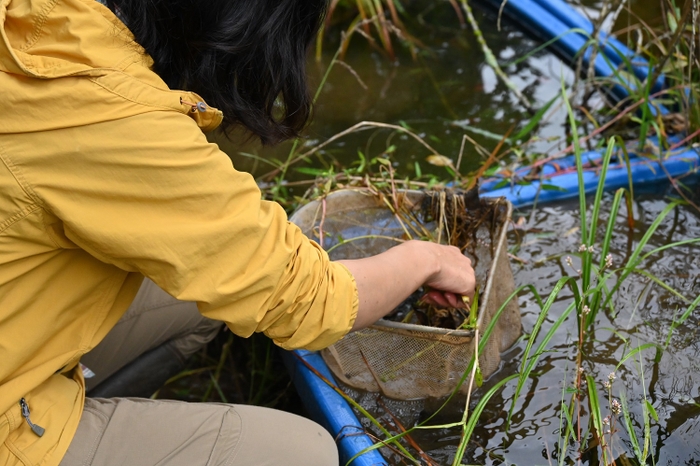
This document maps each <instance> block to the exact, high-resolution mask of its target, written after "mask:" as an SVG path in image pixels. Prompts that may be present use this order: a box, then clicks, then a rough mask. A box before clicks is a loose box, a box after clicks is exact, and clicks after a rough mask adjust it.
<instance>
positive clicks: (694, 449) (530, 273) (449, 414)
mask: <svg viewBox="0 0 700 466" xmlns="http://www.w3.org/2000/svg"><path fill="white" fill-rule="evenodd" d="M606 205H609V202H607V203H606ZM667 205H668V203H667V201H666V200H664V199H660V198H659V196H654V197H648V196H647V197H644V198H640V199H638V200H637V201H636V202H635V203H634V205H633V213H634V217H635V219H636V224H635V228H634V229H633V230H630V229H629V228H628V227H627V220H626V215H627V212H626V209H624V208H623V209H622V210H621V212H620V214H619V215H618V219H617V220H618V222H617V228H616V232H615V237H614V240H613V243H612V246H611V254H612V256H613V260H614V267H620V266H622V265H623V264H624V263H625V262H626V260H627V258H628V257H629V255H630V254H631V252H632V251H633V250H634V248H635V247H636V243H637V241H639V239H640V238H641V237H642V236H643V235H644V233H645V232H646V231H647V229H648V227H649V225H650V224H651V222H652V221H653V220H654V219H655V218H656V217H657V215H658V214H659V213H660V212H661V211H662V210H663V209H664V208H665V207H666V206H667ZM576 207H577V205H576V206H574V205H571V204H563V205H550V206H547V207H543V208H541V209H537V210H536V211H532V212H521V213H519V214H517V215H518V216H522V217H523V221H521V222H522V224H521V225H520V226H518V227H517V228H514V229H513V231H512V232H511V233H510V237H509V244H510V249H511V251H512V252H513V254H514V256H515V257H517V260H514V261H513V262H512V264H513V272H514V275H515V281H516V285H524V284H533V285H534V286H535V287H536V288H537V290H538V292H539V293H540V294H541V295H542V296H543V298H546V296H547V295H548V294H549V292H550V291H551V290H552V288H553V287H554V285H555V283H556V282H557V280H559V279H560V278H561V277H563V276H567V275H568V276H576V274H577V271H576V270H575V269H576V268H578V267H579V265H578V264H579V260H578V259H577V258H576V256H577V249H578V247H579V245H580V232H579V229H578V226H579V216H578V212H577V210H576ZM608 217H609V214H608V211H607V210H606V209H605V208H604V209H603V211H602V213H601V216H600V219H601V221H602V222H607V218H608ZM516 222H517V220H516ZM601 235H602V232H601V233H599V237H600V236H601ZM699 236H700V216H699V215H698V212H697V211H696V210H695V209H693V208H690V207H683V206H682V207H678V208H676V209H674V210H673V211H672V212H671V213H670V214H669V215H668V216H667V217H666V219H665V220H664V221H663V222H662V224H661V226H660V227H659V229H658V231H657V232H656V233H655V234H654V235H653V236H652V238H651V241H650V242H649V245H648V247H647V248H646V249H645V250H646V251H650V250H651V249H653V248H656V247H659V246H662V245H665V244H669V243H671V242H674V241H679V240H682V239H687V238H697V237H699ZM567 256H571V257H573V268H572V267H569V266H568V265H567V264H566V257H567ZM640 268H641V269H642V270H644V271H646V272H648V273H650V274H652V275H653V276H654V277H656V278H657V279H658V280H660V281H661V282H663V283H665V284H666V285H668V286H670V287H671V288H673V289H675V290H676V291H678V292H679V293H680V294H681V295H683V296H685V297H686V298H689V299H690V300H692V299H694V298H695V297H696V296H698V294H700V246H699V245H695V246H689V247H688V246H685V247H680V248H676V249H672V250H667V251H664V252H663V253H661V254H658V255H654V256H652V257H650V258H649V259H648V260H646V261H645V262H643V263H642V264H641V266H640ZM612 283H613V282H612V281H611V282H610V285H612ZM572 299H573V298H572V294H571V292H570V291H567V290H564V291H563V292H562V293H560V295H559V297H558V298H557V300H556V303H555V305H554V306H553V308H552V310H551V311H550V314H549V315H548V317H547V320H546V322H545V324H544V325H543V328H542V331H541V333H540V337H539V338H537V340H536V344H535V347H536V345H537V344H539V343H540V341H541V340H542V337H543V336H544V335H545V333H546V332H547V331H548V330H549V329H550V328H551V327H552V325H553V323H554V322H555V321H556V319H557V318H558V317H559V316H560V315H561V313H562V312H563V311H564V310H565V309H566V307H567V306H568V305H569V304H570V303H571V301H572ZM520 305H521V309H522V317H523V331H524V333H525V335H528V334H529V333H530V332H531V330H532V328H533V326H534V324H535V321H536V320H537V318H538V316H539V312H540V311H539V308H538V306H537V304H536V302H535V300H534V299H533V298H532V296H531V295H529V294H525V295H523V296H521V298H520ZM687 306H688V303H686V302H685V301H684V300H683V299H682V298H680V297H678V296H676V295H675V294H673V293H671V292H669V291H666V290H664V289H663V288H661V287H660V286H659V285H657V284H655V283H654V282H653V281H652V280H651V279H650V278H648V277H645V276H642V275H639V274H637V275H632V276H631V277H630V278H628V279H627V281H626V282H625V285H623V286H622V287H621V289H620V291H619V292H618V293H617V294H616V295H615V296H614V299H613V306H612V307H613V309H612V310H609V311H608V312H605V313H603V312H601V313H599V314H598V317H597V319H596V322H595V324H594V326H593V329H592V330H591V333H589V338H588V343H586V344H585V345H584V347H583V353H584V357H583V361H584V362H583V367H584V369H585V373H586V374H588V375H592V376H593V377H594V378H595V379H596V380H597V381H598V384H597V389H598V392H599V394H600V396H601V397H603V400H602V401H601V408H602V412H603V415H604V416H605V415H607V414H609V407H608V402H607V401H606V400H605V395H604V389H603V385H602V384H603V382H604V381H605V380H607V378H608V375H609V374H610V373H611V372H614V371H616V366H617V364H618V362H619V361H620V360H621V359H622V358H623V356H624V355H625V354H626V353H627V352H629V351H630V350H631V349H632V348H634V347H637V346H639V345H643V344H646V343H653V344H659V345H663V344H664V343H665V341H666V338H667V336H668V335H669V331H670V329H671V325H672V323H673V321H674V317H678V316H680V314H682V312H683V311H684V310H685V309H686V308H687ZM698 315H700V314H698V312H695V313H693V314H692V315H691V316H690V318H689V319H688V320H687V321H685V323H684V324H683V325H680V326H679V327H678V328H676V329H675V331H673V332H672V333H671V338H670V342H669V345H668V347H667V348H666V349H665V350H663V351H660V352H659V353H658V354H657V352H656V350H655V349H648V350H645V351H643V352H642V353H641V357H636V358H635V359H636V360H635V361H631V360H630V361H627V362H626V363H625V364H624V365H623V367H622V368H620V369H618V370H617V371H616V377H617V378H616V380H615V381H614V383H613V396H614V397H615V398H617V399H619V397H620V396H621V395H624V396H625V397H626V399H627V400H629V406H630V411H631V413H632V416H633V418H634V424H635V435H636V436H637V438H639V439H640V442H641V439H642V435H643V430H642V425H641V413H642V401H643V397H644V394H645V393H646V395H647V397H648V400H649V402H650V403H651V404H652V405H653V406H654V408H655V410H656V412H657V413H658V416H659V422H658V423H657V422H655V421H652V428H651V441H652V448H651V455H653V459H654V460H653V461H654V462H655V464H660V465H681V464H699V463H700V429H698V427H700V359H699V358H698V356H699V353H700V339H699V338H698V337H699V336H700V335H698V324H699V323H700V322H699V320H700V319H699V318H698ZM577 341H578V339H577V324H576V321H575V318H573V317H571V318H569V319H568V320H567V321H566V322H565V323H564V324H563V325H562V326H561V327H560V328H559V330H558V331H557V332H556V334H555V336H554V338H553V339H552V340H551V341H550V343H549V344H548V346H547V351H548V352H547V353H546V354H544V355H543V357H542V358H541V359H540V361H539V363H538V364H537V366H536V368H535V370H534V372H533V376H532V377H531V380H530V381H529V382H528V384H527V385H526V387H525V389H524V390H523V392H522V393H521V395H520V397H519V398H518V399H517V400H516V401H515V406H514V410H513V418H512V424H511V426H510V428H508V429H506V427H505V425H506V419H507V412H508V410H509V409H510V407H511V404H512V402H513V396H514V392H515V388H516V385H517V383H516V382H515V381H512V382H509V383H508V384H506V385H505V387H504V388H503V389H502V390H501V391H500V392H499V393H498V394H497V395H496V396H494V397H493V398H491V400H490V402H489V403H488V405H487V407H486V409H485V410H484V412H483V414H482V416H481V419H480V422H479V425H478V428H477V430H476V432H475V433H474V435H473V437H472V441H471V443H470V445H469V448H468V450H467V454H466V456H465V461H464V462H465V463H466V464H494V465H496V464H498V465H500V464H505V465H548V464H559V456H560V455H559V454H558V449H559V448H560V446H559V441H560V432H561V430H560V429H561V412H562V411H561V402H562V398H563V399H564V400H565V401H566V402H567V404H568V403H570V401H571V394H570V389H572V388H573V385H574V384H573V380H574V378H575V371H576V365H575V361H576V353H577ZM526 344H527V342H526V341H525V340H524V339H523V340H522V341H521V342H519V343H517V344H516V345H515V346H514V347H513V348H511V349H510V350H509V351H508V352H507V353H506V354H504V355H503V363H502V366H501V368H500V370H499V372H497V373H496V374H495V375H493V376H492V377H491V378H490V379H489V380H487V381H486V383H485V384H484V386H482V387H481V388H480V389H478V390H477V391H476V392H475V393H474V400H475V401H474V402H473V403H472V409H473V408H474V404H475V402H476V400H478V399H479V398H480V396H481V395H482V394H484V393H485V392H486V391H487V390H488V389H489V388H490V387H491V386H493V385H494V384H495V383H497V382H498V381H499V380H501V379H502V378H503V377H505V376H507V375H510V374H514V373H517V372H518V370H519V365H520V364H521V363H522V354H523V352H524V350H525V347H526ZM657 358H658V359H657ZM351 393H352V391H351ZM354 395H355V396H356V397H357V399H358V400H361V401H362V403H363V405H364V406H365V407H367V408H369V409H370V411H371V412H373V413H374V414H375V415H376V416H380V417H381V419H382V420H383V422H385V423H387V425H392V419H391V418H390V417H389V416H387V415H386V411H385V410H386V409H387V408H388V410H389V411H391V412H392V413H393V415H394V416H396V417H398V418H399V419H400V421H401V423H402V424H403V425H404V426H406V425H414V424H415V423H417V422H420V421H422V420H424V419H425V418H426V417H427V416H429V415H431V414H433V412H434V411H435V409H436V408H437V407H438V406H439V405H440V403H441V402H440V401H437V400H429V401H424V402H420V401H412V402H392V401H388V400H383V401H381V402H378V401H377V397H376V395H373V394H359V393H354ZM464 402H465V400H464V399H460V400H454V401H453V402H452V403H451V404H450V405H448V406H447V407H446V408H444V409H443V410H442V411H441V412H440V413H438V415H437V416H436V417H435V418H433V419H432V420H431V422H430V424H431V425H441V424H449V423H452V422H457V421H459V420H460V419H461V416H462V413H463V410H464ZM385 406H386V407H385ZM588 412H589V409H588V405H587V404H584V408H583V410H582V416H581V429H582V432H583V437H584V438H587V437H588V434H587V432H588V427H587V426H588V418H587V413H588ZM616 419H617V421H616V429H617V432H616V433H615V435H614V436H613V455H614V457H615V458H616V459H617V460H618V461H620V460H622V458H623V457H626V458H628V459H632V458H634V453H633V450H632V448H631V446H630V443H629V433H628V432H627V430H626V429H625V427H623V426H622V425H621V424H620V422H621V420H622V417H621V416H617V417H616ZM368 425H369V424H368ZM459 436H460V430H459V429H433V430H421V431H416V432H415V433H414V434H413V438H414V440H415V441H416V442H417V443H418V444H419V445H420V446H421V448H422V449H423V450H424V451H426V452H427V453H428V454H429V455H430V456H431V458H433V459H434V460H435V461H437V463H438V464H452V460H453V457H454V452H455V450H456V447H457V444H458V443H459ZM584 451H585V450H584ZM598 452H599V449H597V448H594V449H593V450H590V451H588V453H584V455H583V456H582V457H581V461H582V464H598V456H597V455H598ZM384 454H385V455H386V456H387V457H388V458H391V460H390V462H391V464H400V463H399V461H400V460H399V458H398V457H397V456H395V455H392V453H391V452H389V451H386V450H385V451H384ZM564 457H565V458H564V460H563V464H579V463H578V459H579V456H578V451H577V450H575V449H574V450H571V449H569V450H566V453H565V455H564ZM648 462H649V464H652V459H651V457H650V458H649V459H648ZM618 464H638V463H635V462H634V461H632V462H631V463H621V462H618Z"/></svg>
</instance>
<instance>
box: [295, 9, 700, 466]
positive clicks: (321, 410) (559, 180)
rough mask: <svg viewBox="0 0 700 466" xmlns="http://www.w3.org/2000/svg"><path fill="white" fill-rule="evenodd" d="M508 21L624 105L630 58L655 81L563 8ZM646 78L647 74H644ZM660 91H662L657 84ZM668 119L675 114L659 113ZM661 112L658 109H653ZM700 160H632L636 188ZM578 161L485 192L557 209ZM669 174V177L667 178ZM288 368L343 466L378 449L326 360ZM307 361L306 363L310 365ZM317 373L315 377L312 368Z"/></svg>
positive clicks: (680, 156) (591, 181)
mask: <svg viewBox="0 0 700 466" xmlns="http://www.w3.org/2000/svg"><path fill="white" fill-rule="evenodd" d="M482 1H483V2H485V3H489V4H491V5H492V6H494V7H496V8H498V7H500V5H501V3H502V0H482ZM504 13H505V14H506V15H508V16H509V17H511V18H512V19H514V21H515V22H516V24H519V25H520V26H521V27H522V28H523V29H524V30H526V31H528V32H530V33H531V34H534V35H535V36H537V37H539V38H540V39H542V40H543V41H548V40H551V39H554V38H557V37H558V40H557V41H556V42H554V43H553V44H552V45H551V47H550V48H551V49H552V50H553V51H554V52H555V53H557V54H559V55H560V56H561V57H562V58H563V59H564V60H565V61H568V62H569V63H575V61H576V59H577V58H578V56H579V55H580V54H581V53H583V64H584V66H586V67H587V66H589V63H590V61H591V59H592V58H593V66H594V70H595V72H596V75H597V76H600V77H607V78H611V81H614V80H616V81H617V82H620V83H622V84H617V85H614V86H613V87H612V89H611V95H613V96H614V97H615V98H617V99H624V98H625V97H627V95H628V91H627V89H631V88H633V87H634V83H630V82H629V81H626V80H625V79H624V78H623V77H622V76H621V75H620V74H619V72H618V69H619V68H624V67H625V66H626V65H625V64H624V61H623V59H622V57H623V56H624V57H627V59H628V60H629V61H630V62H631V63H633V70H629V71H631V72H632V73H634V74H635V76H636V77H637V78H638V79H639V80H640V81H643V79H644V75H645V74H646V73H648V72H649V71H650V70H648V64H647V63H646V62H645V61H644V60H643V59H641V58H639V57H635V56H634V55H633V53H632V52H631V51H630V50H629V49H627V48H626V47H625V46H624V45H623V44H622V43H620V42H619V41H617V40H614V39H613V38H610V37H605V36H603V35H601V42H602V45H601V49H600V50H601V51H600V53H598V54H595V57H594V55H593V54H592V52H591V48H590V47H588V48H585V47H586V42H587V40H588V39H587V37H586V36H585V35H582V34H579V33H570V32H569V31H570V30H571V29H572V28H580V29H582V30H584V31H587V32H590V31H592V28H593V27H592V25H591V24H590V22H589V21H588V20H587V19H586V18H584V17H582V16H581V15H579V14H578V13H577V12H576V11H575V10H573V9H572V8H571V7H569V6H568V5H567V4H566V3H564V2H563V1H562V0H508V2H507V3H506V4H505V7H504ZM642 72H643V73H642ZM654 86H655V88H658V86H660V83H654ZM656 108H658V109H659V111H661V112H662V113H666V112H667V110H666V109H664V108H663V107H661V106H658V105H657V106H656ZM652 110H654V111H655V109H652ZM601 158H602V156H601V154H600V153H597V152H589V153H586V154H585V155H584V156H583V161H584V163H587V164H591V165H594V164H595V163H596V162H599V161H600V160H601ZM699 160H700V154H699V153H698V151H697V150H693V149H682V150H679V151H676V152H674V153H672V154H670V155H669V156H667V157H665V158H664V161H663V167H662V166H661V165H660V164H659V162H656V161H653V160H651V159H647V158H644V157H643V156H642V155H631V173H632V179H633V183H634V184H636V185H638V184H644V183H657V182H661V181H664V180H667V178H668V177H669V176H671V177H675V176H680V175H683V174H687V173H691V172H694V171H697V169H698V164H699ZM573 164H574V159H573V158H571V157H568V158H565V159H561V160H557V161H556V162H552V163H549V164H547V165H545V166H544V167H543V171H542V176H543V180H542V181H534V182H532V183H530V184H529V185H523V186H521V185H517V186H514V187H504V188H501V189H495V187H496V186H497V185H498V183H499V180H493V181H490V182H488V183H486V184H485V185H483V186H482V190H483V193H482V194H483V195H484V196H487V197H488V196H504V197H506V198H508V199H509V200H510V201H511V202H512V203H513V205H514V206H515V207H522V206H527V205H531V204H533V203H534V202H536V201H537V202H549V201H555V200H564V199H569V198H573V197H576V196H578V175H577V174H576V173H567V171H566V169H564V170H563V169H562V167H571V166H572V165H573ZM664 169H665V170H664ZM542 183H544V184H548V185H554V186H557V187H558V188H560V189H561V190H556V191H550V190H543V189H542V186H541V184H542ZM597 184H598V175H597V172H596V170H595V169H593V168H591V169H589V170H586V172H585V173H584V185H585V189H586V192H592V191H593V190H594V189H595V187H596V186H597ZM628 184H629V180H628V174H627V167H626V166H624V165H618V166H614V167H610V168H609V169H608V174H607V177H606V182H605V187H606V189H616V188H619V187H624V186H627V185H628ZM283 354H284V360H285V364H286V365H287V368H288V370H289V372H290V374H291V376H292V380H293V381H294V384H295V386H296V388H297V391H298V392H299V394H300V396H301V399H302V401H303V402H304V405H305V407H306V409H307V411H308V412H309V414H310V416H311V417H312V418H313V419H315V420H316V421H317V422H319V423H320V424H322V425H323V426H324V427H325V428H326V429H328V431H329V432H330V433H331V434H332V435H333V436H334V437H335V438H336V439H337V441H338V449H339V453H340V459H341V464H346V463H347V462H348V461H350V459H351V458H353V457H354V456H355V455H357V454H358V453H360V452H362V451H363V450H365V449H367V448H368V447H370V446H371V445H372V444H373V442H372V441H371V440H370V438H369V437H368V436H367V435H365V434H363V433H362V432H363V431H364V428H363V427H362V424H361V423H360V422H359V420H358V419H357V417H356V416H355V414H354V412H353V411H352V408H351V407H350V406H349V405H348V403H347V402H346V401H345V400H344V399H343V398H342V397H341V396H340V395H339V394H338V393H336V392H335V391H334V390H333V389H332V388H330V387H329V386H328V384H327V383H326V382H324V381H323V380H321V379H320V378H319V377H318V376H317V375H316V374H315V373H314V371H316V372H318V373H320V374H322V375H323V376H324V377H325V378H326V379H327V380H328V381H329V382H330V383H333V384H335V381H334V379H333V377H332V375H331V373H330V370H329V369H328V367H327V366H326V364H325V362H324V361H323V359H322V358H321V357H320V356H319V355H318V354H317V353H312V352H308V351H294V352H283ZM302 361H303V362H302ZM309 367H312V368H313V371H312V370H311V369H310V368H309ZM352 465H353V466H377V465H387V462H386V460H385V459H384V458H383V457H382V456H381V455H380V454H379V452H378V451H376V450H372V451H369V452H367V453H365V454H363V455H361V456H359V457H357V458H356V459H355V460H354V461H353V462H352Z"/></svg>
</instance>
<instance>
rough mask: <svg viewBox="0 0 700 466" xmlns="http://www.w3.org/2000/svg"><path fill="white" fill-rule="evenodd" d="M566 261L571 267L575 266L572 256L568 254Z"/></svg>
mask: <svg viewBox="0 0 700 466" xmlns="http://www.w3.org/2000/svg"><path fill="white" fill-rule="evenodd" d="M564 261H565V262H566V265H568V266H569V267H573V266H574V261H573V260H572V259H571V256H566V259H564Z"/></svg>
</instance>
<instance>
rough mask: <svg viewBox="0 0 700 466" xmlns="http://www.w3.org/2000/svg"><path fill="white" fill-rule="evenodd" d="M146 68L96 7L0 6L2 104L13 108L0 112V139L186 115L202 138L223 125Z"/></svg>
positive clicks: (51, 3)
mask: <svg viewBox="0 0 700 466" xmlns="http://www.w3.org/2000/svg"><path fill="white" fill-rule="evenodd" d="M152 63H153V62H152V60H151V58H150V56H149V55H148V54H146V52H145V51H144V50H143V48H142V47H141V46H139V45H138V44H137V43H136V42H135V41H134V38H133V35H132V34H131V32H130V31H129V30H128V29H127V28H126V27H125V26H124V24H123V23H121V21H120V20H119V19H118V18H117V17H116V16H115V15H114V14H113V13H112V12H111V11H110V10H109V9H108V8H106V7H105V6H103V5H101V4H100V3H98V2H97V1H95V0H0V72H2V73H0V99H1V101H2V102H3V103H2V105H1V106H2V107H5V108H8V109H12V111H11V112H8V111H5V112H0V133H3V132H5V133H10V132H28V131H46V130H51V129H58V128H60V127H68V126H80V125H87V124H94V123H99V122H102V121H107V120H111V119H115V118H126V117H129V116H133V115H136V114H141V113H144V112H148V111H157V110H172V111H177V112H181V113H185V114H188V115H190V116H192V117H193V118H194V119H195V121H196V122H197V124H198V125H199V126H200V127H201V128H202V129H203V130H204V131H209V130H212V129H214V128H216V127H217V126H218V125H219V124H220V123H221V120H222V117H223V115H222V114H221V112H220V111H218V110H216V109H214V108H211V107H208V106H207V105H201V103H202V99H201V98H200V97H199V96H197V95H196V94H194V93H191V92H185V91H173V90H170V89H169V88H168V86H167V85H166V84H165V83H164V82H163V80H161V79H160V77H158V76H157V75H156V74H155V73H154V72H153V71H152V70H151V66H152ZM47 80H51V81H52V85H47V83H46V81H47ZM117 104H119V105H117ZM197 104H200V105H197ZM83 108H91V109H95V110H97V111H95V110H92V111H91V112H89V113H88V112H84V111H82V110H81V109H83Z"/></svg>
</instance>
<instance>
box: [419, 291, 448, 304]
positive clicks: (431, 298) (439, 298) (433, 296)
mask: <svg viewBox="0 0 700 466" xmlns="http://www.w3.org/2000/svg"><path fill="white" fill-rule="evenodd" d="M421 300H422V301H425V302H428V303H430V304H434V305H436V306H442V307H450V303H449V302H448V301H447V299H445V297H444V296H443V294H442V293H441V292H439V291H435V290H431V291H428V292H427V293H426V294H425V296H423V298H421Z"/></svg>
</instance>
